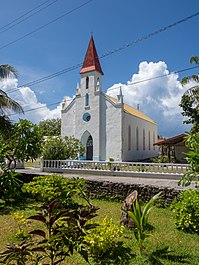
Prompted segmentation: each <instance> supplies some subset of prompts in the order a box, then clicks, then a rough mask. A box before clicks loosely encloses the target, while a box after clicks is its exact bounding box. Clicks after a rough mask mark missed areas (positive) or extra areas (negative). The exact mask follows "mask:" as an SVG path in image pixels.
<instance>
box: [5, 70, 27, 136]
mask: <svg viewBox="0 0 199 265" xmlns="http://www.w3.org/2000/svg"><path fill="white" fill-rule="evenodd" d="M16 76H17V72H16V70H15V68H13V67H12V66H10V65H0V81H1V80H2V79H6V78H12V77H16ZM7 110H13V111H14V112H16V113H23V109H22V107H21V106H20V104H19V103H17V102H16V101H15V100H13V99H11V98H10V97H9V96H8V95H7V93H5V92H4V91H3V90H2V89H0V133H2V134H3V135H5V134H6V133H7V132H9V131H10V129H11V121H10V119H9V117H8V115H7V114H6V111H7Z"/></svg>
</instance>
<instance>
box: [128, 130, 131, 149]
mask: <svg viewBox="0 0 199 265" xmlns="http://www.w3.org/2000/svg"><path fill="white" fill-rule="evenodd" d="M128 150H129V151H130V150H131V126H130V125H129V128H128Z"/></svg>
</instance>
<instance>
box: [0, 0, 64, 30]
mask: <svg viewBox="0 0 199 265" xmlns="http://www.w3.org/2000/svg"><path fill="white" fill-rule="evenodd" d="M49 1H50V0H48V1H46V2H49ZM57 1H59V0H55V1H53V2H51V3H49V4H48V5H46V6H44V7H42V8H40V9H39V10H37V11H35V12H34V13H32V14H30V15H29V16H27V17H25V18H24V19H22V20H20V21H18V22H17V23H15V24H13V25H10V26H9V27H7V28H6V29H4V30H1V28H0V34H1V33H4V32H6V31H8V30H9V29H11V28H13V27H15V26H17V25H19V24H21V23H22V22H24V21H25V20H27V19H29V18H30V17H33V16H34V15H36V14H37V13H39V12H40V11H42V10H44V9H46V8H48V7H49V6H51V5H53V4H55V3H56V2H57ZM46 2H44V3H46ZM42 5H44V4H42ZM40 6H41V5H40ZM38 7H39V6H38ZM34 9H35V8H34ZM27 13H30V11H29V12H27ZM27 13H26V14H27ZM24 16H25V14H24V15H23V16H21V17H24ZM16 20H18V19H16ZM9 24H11V23H9ZM9 24H7V25H9ZM4 27H5V26H4ZM4 27H3V28H4Z"/></svg>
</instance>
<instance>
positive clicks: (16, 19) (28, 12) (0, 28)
mask: <svg viewBox="0 0 199 265" xmlns="http://www.w3.org/2000/svg"><path fill="white" fill-rule="evenodd" d="M49 1H50V0H47V1H45V2H44V3H42V4H40V5H38V6H36V7H34V8H33V9H31V10H29V11H27V12H26V13H24V14H23V15H21V16H20V17H18V18H15V19H14V20H12V21H10V22H9V23H7V24H6V25H4V26H2V27H0V30H2V29H4V28H6V27H8V26H10V25H11V24H13V23H14V22H16V21H18V20H19V19H21V18H23V17H25V16H26V15H28V14H30V13H31V12H32V11H34V10H36V9H37V8H39V7H41V6H43V5H45V4H46V3H48V2H49Z"/></svg>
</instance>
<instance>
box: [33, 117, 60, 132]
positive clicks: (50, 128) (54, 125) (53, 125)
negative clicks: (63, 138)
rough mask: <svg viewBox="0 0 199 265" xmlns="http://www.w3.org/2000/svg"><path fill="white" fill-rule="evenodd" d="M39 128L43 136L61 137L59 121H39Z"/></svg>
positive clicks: (58, 119)
mask: <svg viewBox="0 0 199 265" xmlns="http://www.w3.org/2000/svg"><path fill="white" fill-rule="evenodd" d="M38 126H39V128H40V130H41V133H42V135H43V136H58V135H61V119H60V118H57V119H47V120H43V121H40V123H39V125H38Z"/></svg>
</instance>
